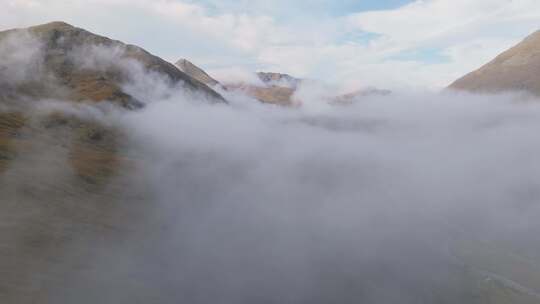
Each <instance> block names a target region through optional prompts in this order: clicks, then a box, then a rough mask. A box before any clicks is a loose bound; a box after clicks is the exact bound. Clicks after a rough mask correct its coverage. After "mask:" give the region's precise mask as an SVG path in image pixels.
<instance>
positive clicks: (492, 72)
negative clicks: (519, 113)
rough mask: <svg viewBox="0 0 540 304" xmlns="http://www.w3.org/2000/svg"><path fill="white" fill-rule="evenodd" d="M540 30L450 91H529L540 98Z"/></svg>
mask: <svg viewBox="0 0 540 304" xmlns="http://www.w3.org/2000/svg"><path fill="white" fill-rule="evenodd" d="M539 75H540V31H538V32H535V33H533V34H532V35H530V36H529V37H527V38H526V39H525V40H523V41H522V42H521V43H519V44H517V45H516V46H514V47H513V48H511V49H509V50H508V51H506V52H504V53H502V54H500V55H499V56H497V57H496V58H495V59H494V60H493V61H491V62H489V63H488V64H486V65H484V66H483V67H481V68H480V69H478V70H476V71H474V72H471V73H469V74H467V75H465V76H464V77H462V78H460V79H458V80H456V81H455V82H454V83H453V84H451V85H450V87H449V88H450V89H455V90H465V91H470V92H478V93H497V92H504V91H526V92H529V93H532V94H535V95H540V76H539Z"/></svg>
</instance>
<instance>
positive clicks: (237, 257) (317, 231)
mask: <svg viewBox="0 0 540 304" xmlns="http://www.w3.org/2000/svg"><path fill="white" fill-rule="evenodd" d="M228 97H229V100H230V103H231V104H230V105H208V104H206V103H204V102H200V100H193V99H192V98H189V97H186V96H183V95H182V94H180V93H176V94H175V93H171V94H170V95H169V98H167V99H165V100H163V99H162V100H154V101H153V102H152V103H150V104H148V105H147V107H146V108H145V109H143V110H142V111H139V112H137V113H129V114H126V115H125V117H124V118H123V123H124V124H125V126H126V128H127V129H129V130H130V135H131V139H132V143H133V149H134V150H137V151H139V153H141V155H144V159H145V161H144V169H143V170H142V171H141V172H140V174H143V175H144V176H145V177H146V178H147V179H148V181H149V182H150V183H151V186H152V189H153V193H155V195H156V196H155V199H154V200H153V202H152V203H151V204H150V205H149V208H150V209H151V210H152V212H149V214H151V216H150V215H149V218H148V220H149V222H150V223H151V224H149V225H150V226H149V227H151V228H149V229H148V230H147V229H142V231H144V232H141V233H140V234H137V235H135V236H134V240H133V242H135V243H137V244H140V243H141V242H142V243H146V242H147V243H148V244H149V245H148V246H151V247H152V248H151V250H150V252H144V253H141V252H134V251H132V250H129V249H126V250H125V251H124V250H123V249H124V248H123V246H120V248H116V249H117V250H119V252H120V254H119V256H118V257H117V258H120V259H122V260H124V259H126V258H128V259H129V258H133V259H135V260H136V261H137V262H136V263H137V265H138V266H137V267H141V268H143V269H144V270H147V271H148V272H152V271H151V270H152V269H154V270H156V271H157V273H155V274H154V275H150V278H149V281H148V283H147V284H148V285H149V286H147V288H148V289H149V290H167V291H168V292H170V296H171V299H176V300H180V301H186V302H190V303H209V302H222V303H251V302H264V303H308V302H309V303H332V302H339V303H358V302H362V303H419V302H420V301H426V302H428V303H435V302H437V303H456V301H459V302H461V303H484V302H482V301H484V300H482V296H481V292H480V291H478V288H479V287H478V286H477V285H476V284H478V283H477V282H478V281H482V280H484V279H486V278H487V277H489V276H488V275H486V273H492V272H495V271H498V269H493V268H490V266H489V265H488V266H485V265H483V264H481V263H480V264H474V263H475V262H473V261H474V259H475V257H476V256H475V254H476V252H478V251H480V252H483V251H484V252H483V253H482V254H485V257H484V258H486V259H490V258H491V255H492V254H499V253H497V252H498V251H500V252H503V253H504V254H507V253H508V254H509V255H510V254H512V255H514V254H515V255H519V256H521V257H523V258H524V259H531V260H534V261H539V259H540V256H538V254H537V253H538V252H539V250H538V249H540V248H538V243H537V242H535V240H536V239H537V238H536V235H537V234H538V232H540V231H539V230H540V229H539V228H540V225H538V222H537V218H538V215H539V213H540V210H539V206H538V198H539V196H540V193H539V192H538V190H537V188H538V184H539V182H540V174H539V173H538V172H540V171H539V170H538V169H539V166H540V162H539V160H540V159H539V158H538V151H539V149H540V144H539V143H538V142H537V140H536V138H537V130H538V128H539V127H540V106H539V105H538V104H537V103H536V102H534V101H533V100H530V99H529V100H528V101H527V103H522V102H519V101H521V100H523V99H525V97H524V96H518V95H504V96H483V97H482V96H470V95H465V94H451V93H447V94H396V95H394V96H392V97H373V98H362V99H361V100H357V102H356V103H355V104H354V105H352V106H347V107H340V106H328V105H326V104H324V103H323V102H322V101H321V102H320V103H317V99H313V100H312V103H308V104H305V105H304V106H303V107H301V108H299V109H285V108H279V107H270V106H264V105H260V104H258V103H256V102H255V101H253V100H250V99H248V98H246V97H241V96H228ZM490 246H493V247H490ZM469 247H470V248H474V249H470V251H469ZM127 248H129V245H128V246H127ZM464 248H465V249H464ZM477 248H480V249H477ZM486 248H496V249H495V250H491V249H489V250H488V249H486ZM470 252H473V253H470ZM494 252H495V253H494ZM114 260H115V258H112V257H110V256H107V257H103V261H102V260H98V261H96V265H97V267H100V266H104V265H105V266H104V267H106V268H107V269H111V268H110V267H113V269H114V268H116V266H115V265H116V263H115V262H114ZM102 263H103V264H102ZM160 263H165V265H166V266H161V267H159V266H158V265H160ZM495 263H496V264H497V263H500V264H502V265H504V264H505V263H509V261H507V260H504V259H500V260H498V261H496V262H495ZM536 263H537V262H534V265H536ZM111 265H113V266H111ZM155 267H159V270H157V269H155ZM503 268H504V267H503ZM117 270H118V271H120V272H122V271H125V270H122V269H117ZM144 270H143V271H144ZM501 272H504V270H501ZM494 275H500V276H501V277H503V278H504V280H507V281H504V280H503V283H501V284H503V285H504V284H506V285H512V284H516V285H518V286H519V288H521V290H522V291H523V292H526V293H527V294H528V295H529V296H534V297H536V295H537V293H536V292H537V291H538V290H539V289H538V287H539V286H538V285H535V284H536V282H534V281H527V280H520V278H522V277H523V276H521V275H520V274H517V275H515V276H514V275H513V274H507V273H495V274H494ZM505 275H508V276H510V277H505ZM508 282H511V283H508ZM512 286H513V285H512ZM535 288H536V289H535Z"/></svg>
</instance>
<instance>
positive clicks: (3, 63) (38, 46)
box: [0, 22, 224, 108]
mask: <svg viewBox="0 0 540 304" xmlns="http://www.w3.org/2000/svg"><path fill="white" fill-rule="evenodd" d="M0 44H1V45H2V49H0V52H2V53H3V56H2V57H0V88H2V94H1V95H0V98H2V99H4V100H8V99H14V98H18V97H21V96H27V97H35V96H39V97H40V98H56V99H62V100H72V101H78V102H80V101H91V102H100V101H104V100H108V101H111V102H113V103H115V104H118V105H121V106H122V107H124V108H138V107H140V106H142V103H143V101H141V100H138V99H137V98H135V97H134V96H132V95H131V94H129V93H128V92H126V91H125V90H124V89H123V88H122V87H123V84H125V83H126V82H129V81H131V80H133V79H132V78H133V74H134V73H135V72H136V71H134V69H137V68H139V69H142V70H143V71H144V72H148V73H154V74H159V75H162V76H163V77H166V78H168V80H169V81H170V82H171V84H173V85H176V84H180V83H181V84H182V85H183V86H184V87H185V88H186V89H187V90H189V91H192V92H197V93H200V94H204V95H206V96H208V97H209V98H210V99H213V100H216V101H218V100H219V101H224V99H223V98H222V97H221V96H220V95H219V94H217V93H216V92H214V91H213V90H212V89H210V88H209V87H208V86H206V85H205V84H203V83H201V82H200V81H198V80H196V79H193V78H192V77H190V76H188V75H187V74H185V73H184V72H182V71H180V70H179V69H178V68H176V67H175V66H174V65H172V64H170V63H168V62H167V61H165V60H163V59H161V58H159V57H157V56H154V55H152V54H150V53H148V52H147V51H145V50H143V49H142V48H140V47H137V46H134V45H127V44H124V43H122V42H120V41H116V40H112V39H109V38H106V37H103V36H99V35H95V34H93V33H90V32H88V31H86V30H84V29H80V28H77V27H74V26H71V25H69V24H67V23H64V22H52V23H48V24H43V25H38V26H34V27H30V28H27V29H13V30H7V31H3V32H0ZM17 47H19V48H21V49H20V50H16V48H17ZM15 50H16V51H15ZM23 62H24V63H26V64H24V65H23V64H21V63H23ZM28 63H31V64H28ZM133 63H136V64H138V66H136V65H134V64H133ZM14 75H15V76H14ZM44 80H47V81H44Z"/></svg>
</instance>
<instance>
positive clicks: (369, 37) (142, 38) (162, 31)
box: [0, 0, 540, 88]
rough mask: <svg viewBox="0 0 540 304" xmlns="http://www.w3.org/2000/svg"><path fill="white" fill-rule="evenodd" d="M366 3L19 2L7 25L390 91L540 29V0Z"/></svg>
mask: <svg viewBox="0 0 540 304" xmlns="http://www.w3.org/2000/svg"><path fill="white" fill-rule="evenodd" d="M407 2H409V3H408V4H406V3H407ZM361 3H362V5H360V4H357V2H354V3H353V2H351V1H345V2H340V4H336V3H335V1H326V0H317V1H295V2H294V3H290V1H288V2H286V1H273V2H271V3H270V2H267V1H249V2H248V1H214V0H200V1H199V0H191V1H189V0H185V1H180V0H178V1H176V0H158V1H150V0H135V1H131V0H130V1H127V0H112V1H109V0H107V1H105V0H87V1H83V0H75V1H71V2H69V3H68V4H66V3H65V1H61V0H43V1H33V0H10V1H8V4H7V5H6V6H5V7H4V9H3V11H2V12H0V27H1V28H9V27H13V26H28V25H31V24H34V23H41V22H46V21H50V20H58V19H60V20H65V21H68V22H71V23H73V24H75V25H77V26H81V27H85V28H88V29H89V30H93V31H96V32H99V33H102V34H104V35H107V36H111V37H113V38H117V39H122V40H125V41H127V42H130V43H135V44H139V45H141V46H143V47H144V48H146V49H149V50H150V51H152V52H155V53H157V54H158V55H161V56H163V57H165V58H166V59H168V60H171V61H172V60H176V59H177V58H180V57H187V58H190V59H191V60H193V61H194V62H196V63H199V64H201V65H202V66H203V67H205V68H207V69H209V70H210V72H212V71H213V70H216V71H218V70H219V71H223V70H224V69H230V68H233V67H234V68H235V69H245V70H275V71H280V72H287V73H292V74H295V75H297V76H299V77H308V78H316V79H321V80H325V81H328V82H333V83H340V84H343V85H344V86H348V87H358V86H370V85H375V86H382V87H389V88H396V87H411V86H415V87H431V88H438V87H443V86H445V85H446V84H448V83H449V82H451V81H452V80H453V79H454V78H456V77H459V76H460V75H462V74H464V73H466V72H468V71H469V70H471V69H473V68H476V67H478V66H479V65H480V64H482V63H484V62H486V61H488V60H489V59H491V58H492V57H494V56H495V55H496V54H498V53H499V52H500V51H502V50H504V49H505V48H508V47H509V46H511V45H512V44H514V43H516V42H517V41H519V40H520V39H521V38H523V37H524V36H526V35H527V34H529V33H530V32H533V31H534V30H536V29H538V28H540V18H539V17H540V3H538V1H536V0H515V1H508V0H477V1H466V0H423V1H420V0H417V1H412V2H411V1H384V3H382V1H376V2H374V1H361ZM376 3H378V4H376ZM400 5H401V6H400ZM96 7H99V9H96ZM365 9H370V10H368V11H366V10H365ZM375 9H377V10H375ZM88 11H92V12H95V13H94V14H88ZM119 11H121V12H122V14H121V15H119V14H118V13H117V12H119Z"/></svg>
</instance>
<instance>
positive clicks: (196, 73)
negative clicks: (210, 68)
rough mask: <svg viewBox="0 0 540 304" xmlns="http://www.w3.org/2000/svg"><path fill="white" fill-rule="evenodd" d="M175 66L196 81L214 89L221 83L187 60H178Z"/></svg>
mask: <svg viewBox="0 0 540 304" xmlns="http://www.w3.org/2000/svg"><path fill="white" fill-rule="evenodd" d="M175 65H176V66H177V67H178V68H179V69H180V70H181V71H182V72H184V73H186V74H187V75H189V76H191V77H192V78H194V79H197V80H198V81H200V82H202V83H204V84H206V85H208V86H210V87H213V86H215V85H218V84H219V82H218V81H217V80H215V79H214V78H212V77H211V76H210V75H208V73H206V72H205V71H204V70H203V69H201V68H199V67H198V66H196V65H194V64H193V63H191V62H190V61H189V60H187V59H180V60H178V61H177V62H176V63H175Z"/></svg>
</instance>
